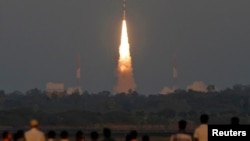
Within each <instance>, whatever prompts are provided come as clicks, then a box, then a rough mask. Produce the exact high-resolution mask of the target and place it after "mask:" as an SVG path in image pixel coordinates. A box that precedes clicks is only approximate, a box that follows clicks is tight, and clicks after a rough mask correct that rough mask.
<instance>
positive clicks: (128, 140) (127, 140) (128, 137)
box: [125, 133, 131, 141]
mask: <svg viewBox="0 0 250 141" xmlns="http://www.w3.org/2000/svg"><path fill="white" fill-rule="evenodd" d="M130 140H131V135H130V133H128V134H127V135H126V137H125V141H130Z"/></svg>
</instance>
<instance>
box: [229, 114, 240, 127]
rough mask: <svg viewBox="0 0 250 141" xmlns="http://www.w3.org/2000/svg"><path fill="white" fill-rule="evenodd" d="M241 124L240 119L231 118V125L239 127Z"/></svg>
mask: <svg viewBox="0 0 250 141" xmlns="http://www.w3.org/2000/svg"><path fill="white" fill-rule="evenodd" d="M239 124H240V119H239V118H238V117H236V116H235V117H232V118H231V125H233V126H235V125H236V126H237V125H239Z"/></svg>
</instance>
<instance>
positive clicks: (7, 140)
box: [2, 131, 12, 141]
mask: <svg viewBox="0 0 250 141" xmlns="http://www.w3.org/2000/svg"><path fill="white" fill-rule="evenodd" d="M11 139H12V134H11V133H10V132H9V131H4V132H3V133H2V141H11Z"/></svg>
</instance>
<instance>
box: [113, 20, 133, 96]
mask: <svg viewBox="0 0 250 141" xmlns="http://www.w3.org/2000/svg"><path fill="white" fill-rule="evenodd" d="M131 60H132V59H131V56H130V47H129V41H128V32H127V25H126V20H125V19H124V20H123V21H122V33H121V44H120V47H119V61H118V68H117V71H118V83H117V85H116V87H115V91H116V92H128V90H134V89H135V87H136V84H135V81H134V78H133V72H132V71H133V69H132V62H131Z"/></svg>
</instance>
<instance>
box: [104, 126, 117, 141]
mask: <svg viewBox="0 0 250 141" xmlns="http://www.w3.org/2000/svg"><path fill="white" fill-rule="evenodd" d="M103 136H104V139H103V141H115V139H113V138H112V137H111V130H110V129H109V128H103Z"/></svg>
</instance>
